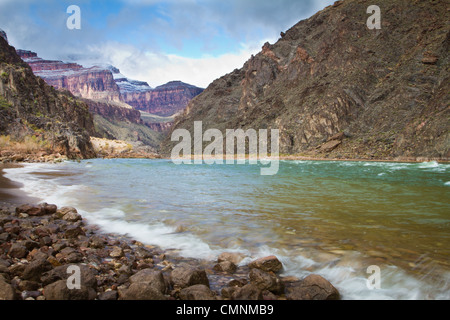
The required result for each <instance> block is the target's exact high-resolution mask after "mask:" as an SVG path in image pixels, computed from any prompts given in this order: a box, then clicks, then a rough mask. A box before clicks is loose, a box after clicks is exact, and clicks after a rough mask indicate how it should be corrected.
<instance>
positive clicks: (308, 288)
mask: <svg viewBox="0 0 450 320" xmlns="http://www.w3.org/2000/svg"><path fill="white" fill-rule="evenodd" d="M286 297H287V299H288V300H338V299H339V297H340V296H339V292H338V290H337V289H336V288H335V287H334V286H333V285H332V284H331V283H330V282H329V281H328V280H326V279H324V278H323V277H321V276H319V275H315V274H313V275H309V276H307V277H306V278H305V279H303V280H302V281H300V282H299V283H297V284H296V285H294V287H292V288H291V289H290V292H289V293H288V294H287V295H286Z"/></svg>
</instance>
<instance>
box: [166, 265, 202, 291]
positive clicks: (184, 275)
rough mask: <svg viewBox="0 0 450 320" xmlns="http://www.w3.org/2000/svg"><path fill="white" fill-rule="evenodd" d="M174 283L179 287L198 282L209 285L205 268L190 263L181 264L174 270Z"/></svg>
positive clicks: (172, 276) (172, 277) (172, 278)
mask: <svg viewBox="0 0 450 320" xmlns="http://www.w3.org/2000/svg"><path fill="white" fill-rule="evenodd" d="M171 280H172V283H173V285H174V286H175V287H178V288H181V289H183V288H187V287H190V286H193V285H196V284H203V285H205V286H207V287H209V280H208V276H207V275H206V271H205V270H204V269H200V268H197V267H193V266H191V265H188V264H181V265H180V266H178V267H176V268H175V269H174V270H173V271H172V275H171Z"/></svg>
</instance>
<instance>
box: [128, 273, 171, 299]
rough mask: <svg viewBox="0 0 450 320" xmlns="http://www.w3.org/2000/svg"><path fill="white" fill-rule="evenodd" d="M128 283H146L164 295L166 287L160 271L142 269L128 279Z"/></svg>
mask: <svg viewBox="0 0 450 320" xmlns="http://www.w3.org/2000/svg"><path fill="white" fill-rule="evenodd" d="M130 282H131V283H132V284H133V283H147V284H149V285H150V286H152V287H153V288H155V289H156V290H158V291H159V292H161V293H163V294H164V293H166V291H167V286H166V282H165V281H164V275H163V273H162V272H161V271H155V270H153V269H144V270H141V271H139V272H137V273H136V274H134V275H132V276H131V277H130Z"/></svg>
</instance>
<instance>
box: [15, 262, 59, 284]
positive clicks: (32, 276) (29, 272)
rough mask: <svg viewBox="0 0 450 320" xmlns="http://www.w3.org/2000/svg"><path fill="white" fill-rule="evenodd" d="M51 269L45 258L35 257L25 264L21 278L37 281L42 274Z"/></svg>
mask: <svg viewBox="0 0 450 320" xmlns="http://www.w3.org/2000/svg"><path fill="white" fill-rule="evenodd" d="M51 269H52V265H51V264H50V263H49V262H48V261H47V259H46V258H39V259H35V260H33V261H31V262H30V263H29V264H28V265H26V266H25V269H24V271H23V275H22V278H23V279H25V280H31V281H37V282H39V281H40V279H41V277H42V275H43V274H44V273H45V272H47V271H49V270H51Z"/></svg>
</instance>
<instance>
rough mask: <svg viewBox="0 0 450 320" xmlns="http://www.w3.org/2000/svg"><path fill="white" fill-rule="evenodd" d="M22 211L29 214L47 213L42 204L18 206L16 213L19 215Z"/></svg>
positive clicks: (39, 214) (41, 214) (40, 214)
mask: <svg viewBox="0 0 450 320" xmlns="http://www.w3.org/2000/svg"><path fill="white" fill-rule="evenodd" d="M21 213H25V214H27V215H29V216H43V215H44V214H45V209H44V208H42V207H40V206H33V205H30V204H24V205H21V206H19V207H17V208H16V214H17V215H19V214H21Z"/></svg>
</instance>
